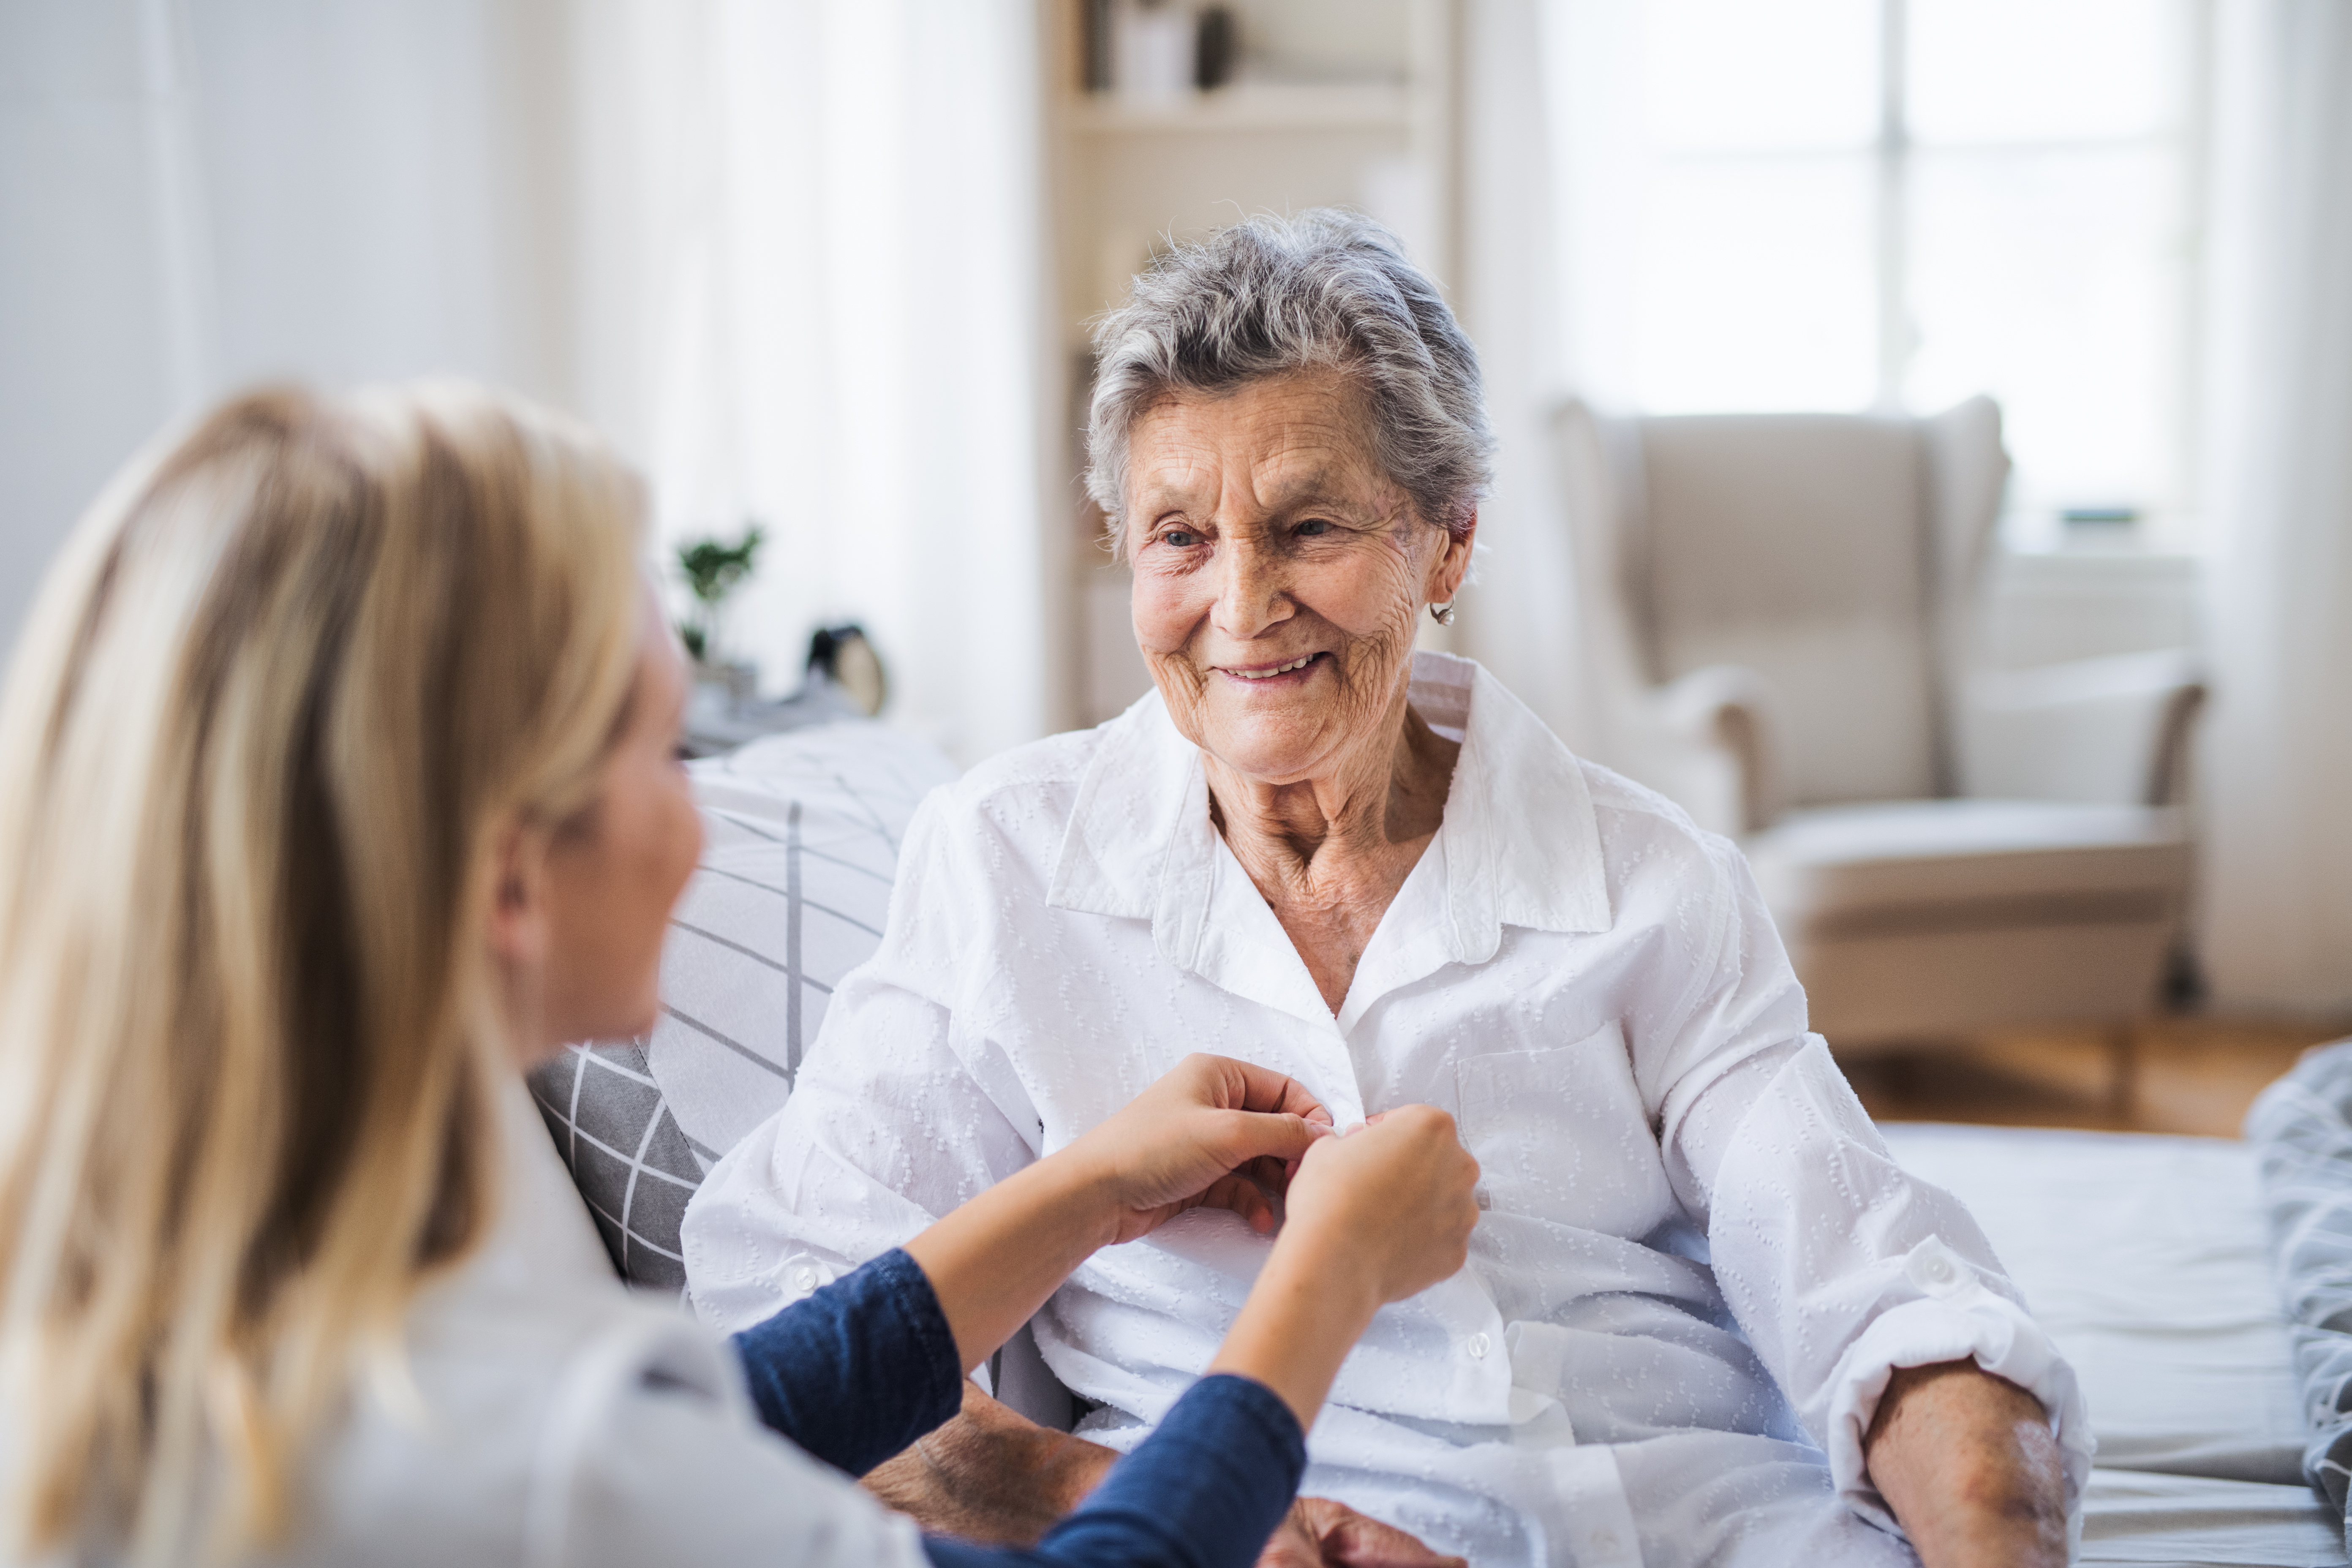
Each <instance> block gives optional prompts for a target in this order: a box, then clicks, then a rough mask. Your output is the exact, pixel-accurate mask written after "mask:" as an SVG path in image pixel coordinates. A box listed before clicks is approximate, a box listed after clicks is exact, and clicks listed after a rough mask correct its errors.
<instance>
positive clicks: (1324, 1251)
mask: <svg viewBox="0 0 2352 1568" xmlns="http://www.w3.org/2000/svg"><path fill="white" fill-rule="evenodd" d="M1477 1185H1478V1162H1477V1161H1476V1160H1475V1159H1473V1158H1472V1157H1471V1154H1470V1151H1469V1150H1467V1149H1465V1148H1464V1147H1463V1146H1462V1140H1461V1138H1460V1137H1459V1136H1458V1135H1456V1133H1455V1132H1454V1118H1452V1117H1451V1116H1448V1115H1447V1114H1446V1113H1445V1112H1444V1111H1443V1110H1438V1109H1436V1108H1435V1107H1434V1106H1428V1105H1408V1106H1403V1107H1402V1108H1400V1109H1398V1110H1391V1111H1387V1112H1385V1113H1383V1114H1381V1115H1379V1116H1376V1117H1374V1118H1372V1120H1371V1121H1368V1122H1366V1123H1365V1124H1364V1125H1363V1126H1361V1127H1359V1128H1355V1129H1353V1130H1352V1131H1349V1133H1348V1134H1347V1136H1345V1137H1334V1138H1328V1139H1323V1140H1319V1141H1318V1144H1317V1146H1316V1147H1314V1148H1311V1149H1309V1150H1307V1155H1306V1158H1305V1159H1304V1160H1303V1161H1302V1162H1301V1163H1300V1164H1299V1167H1298V1173H1297V1175H1295V1176H1294V1177H1292V1178H1291V1181H1290V1187H1289V1193H1288V1195H1287V1200H1286V1202H1287V1207H1288V1210H1289V1215H1288V1220H1287V1224H1286V1228H1285V1230H1284V1233H1283V1240H1284V1244H1285V1246H1286V1247H1290V1248H1293V1249H1297V1250H1302V1251H1312V1252H1314V1253H1316V1254H1318V1258H1319V1260H1320V1262H1321V1264H1322V1266H1324V1267H1328V1268H1342V1269H1344V1270H1345V1271H1346V1273H1347V1274H1348V1275H1349V1277H1351V1278H1353V1279H1358V1280H1360V1281H1361V1283H1362V1284H1363V1286H1364V1288H1365V1289H1368V1290H1369V1291H1370V1293H1371V1294H1372V1296H1373V1297H1374V1298H1375V1301H1376V1304H1378V1303H1386V1302H1389V1301H1396V1300H1402V1299H1403V1298H1405V1297H1407V1296H1412V1295H1416V1294H1418V1293H1419V1292H1421V1291H1423V1290H1426V1289H1429V1287H1431V1286H1432V1285H1434V1284H1436V1283H1437V1282H1438V1281H1439V1280H1441V1279H1446V1278H1448V1277H1450V1276H1451V1275H1453V1274H1454V1272H1455V1271H1457V1270H1458V1269H1460V1268H1461V1267H1462V1265H1463V1262H1464V1260H1465V1258H1468V1256H1469V1251H1470V1232H1471V1230H1472V1228H1473V1227H1475V1226H1476V1225H1477V1223H1478V1201H1477V1193H1476V1189H1477Z"/></svg>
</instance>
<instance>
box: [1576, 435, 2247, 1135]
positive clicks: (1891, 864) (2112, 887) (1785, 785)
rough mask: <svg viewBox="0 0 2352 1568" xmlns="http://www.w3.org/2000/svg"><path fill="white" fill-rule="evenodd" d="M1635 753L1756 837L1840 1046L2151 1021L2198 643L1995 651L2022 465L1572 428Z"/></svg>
mask: <svg viewBox="0 0 2352 1568" xmlns="http://www.w3.org/2000/svg"><path fill="white" fill-rule="evenodd" d="M1553 438H1554V442H1555V454H1556V458H1557V460H1558V462H1559V479H1560V483H1561V487H1562V489H1561V493H1562V497H1563V501H1564V507H1565V510H1566V513H1567V516H1568V518H1569V520H1570V530H1571V532H1572V534H1573V536H1574V543H1575V549H1576V565H1577V574H1578V578H1579V582H1580V585H1581V586H1580V604H1579V606H1578V608H1579V610H1580V615H1581V616H1582V617H1583V622H1584V626H1585V630H1586V635H1587V639H1588V648H1589V652H1590V656H1591V658H1592V659H1593V660H1594V662H1595V665H1596V670H1597V672H1598V673H1599V675H1600V676H1601V679H1602V681H1603V684H1604V685H1605V686H1606V687H1607V688H1609V689H1610V690H1611V693H1612V704H1611V705H1612V721H1611V724H1610V731H1611V733H1612V736H1613V737H1614V738H1615V742H1616V744H1615V746H1614V748H1613V751H1614V756H1613V758H1612V760H1614V761H1616V762H1617V763H1618V764H1619V765H1621V766H1623V767H1624V768H1626V770H1627V771H1628V772H1631V773H1633V774H1634V775H1635V776H1637V777H1640V778H1643V780H1644V782H1648V783H1651V784H1654V785H1655V786H1657V787H1659V788H1661V789H1663V790H1664V791H1665V792H1666V793H1667V794H1669V795H1673V796H1674V797H1675V799H1677V800H1678V801H1680V802H1681V803H1682V804H1683V805H1685V806H1686V807H1687V808H1688V809H1690V810H1691V811H1692V813H1693V815H1694V816H1697V817H1698V818H1699V819H1700V820H1701V821H1702V822H1703V823H1704V824H1705V825H1706V826H1710V827H1715V828H1717V829H1719V830H1721V831H1724V832H1727V833H1729V834H1731V835H1733V836H1735V837H1738V838H1739V839H1740V840H1741V842H1742V844H1743V845H1744V847H1745V848H1746V849H1747V851H1748V858H1749V859H1750V861H1751V863H1752V864H1753V865H1754V866H1755V868H1756V872H1757V876H1758V878H1759V881H1760V882H1761V883H1762V885H1763V888H1764V892H1765V896H1766V899H1767V900H1768V901H1769V904H1770V906H1771V908H1772V911H1773V914H1774V917H1775V919H1776V920H1777V921H1779V922H1780V931H1781V934H1782V937H1783V939H1784V940H1785V941H1786V942H1788V944H1789V948H1790V955H1791V957H1792V958H1793V959H1794V961H1795V963H1796V966H1797V971H1798V973H1799V974H1800V975H1801V977H1802V978H1803V980H1804V983H1805V987H1806V991H1807V993H1808V994H1809V995H1810V997H1811V1003H1812V1010H1813V1024H1814V1026H1815V1027H1816V1028H1817V1029H1819V1030H1820V1031H1821V1032H1822V1034H1824V1035H1825V1036H1826V1037H1828V1038H1829V1040H1830V1042H1831V1044H1832V1046H1833V1047H1837V1048H1839V1049H1841V1050H1845V1051H1853V1050H1869V1049H1884V1048H1889V1047H1913V1046H1918V1045H1923V1044H1932V1043H1936V1042H1938V1041H1942V1040H1946V1039H1948V1038H1950V1037H1953V1036H1955V1035H1958V1034H1960V1033H1963V1032H1965V1031H1968V1030H1971V1029H1978V1028H1983V1027H1989V1026H2003V1025H2015V1024H2028V1023H2054V1022H2081V1021H2092V1020H2095V1021H2107V1022H2112V1023H2113V1024H2115V1025H2116V1026H2117V1030H2118V1033H2117V1036H2116V1038H2117V1040H2118V1042H2119V1056H2118V1067H2119V1072H2118V1079H2117V1092H2118V1093H2119V1094H2120V1093H2124V1092H2127V1089H2128V1078H2127V1074H2128V1038H2129V1037H2128V1026H2129V1023H2130V1021H2131V1020H2132V1018H2133V1017H2134V1016H2136V1015H2138V1014H2141V1013H2142V1012H2144V1011H2145V1010H2146V1009H2147V1008H2148V1007H2149V1006H2150V1005H2153V1004H2154V1003H2155V1002H2156V1000H2157V998H2158V993H2159V988H2160V986H2161V985H2162V984H2163V982H2164V980H2165V978H2166V974H2167V966H2168V963H2170V962H2172V960H2173V957H2174V954H2175V952H2176V948H2177V942H2178V938H2179V932H2180V931H2181V924H2182V917H2183V913H2184V910H2185V906H2186V903H2187V900H2188V896H2189V878H2190V869H2191V855H2190V844H2189V818H2188V816H2187V813H2186V812H2185V810H2184V809H2183V807H2184V794H2185V788H2186V775H2187V765H2186V764H2187V757H2188V752H2189V734H2190V730H2191V726H2192V724H2193V721H2194V719H2195V715H2196V713H2197V710H2198V708H2199V706H2200V702H2201V700H2202V699H2203V695H2204V691H2203V688H2202V686H2201V685H2200V681H2199V679H2198V677H2197V673H2196V670H2195V668H2194V665H2193V662H2192V660H2191V658H2190V657H2189V655H2188V654H2186V653H2182V652H2174V653H2163V652H2159V653H2154V654H2145V655H2131V656H2126V657H2120V658H2100V659H2089V660H2081V661H2076V662H2073V663H2069V664H2063V665H2055V666H2049V667H2044V668H2035V669H2028V670H2012V671H2004V672H1990V671H1986V670H1983V669H1980V668H1978V664H1977V661H1976V659H1975V658H1974V649H1975V644H1976V632H1977V628H1978V626H1979V598H1980V595H1981V592H1982V589H1983V586H1984V583H1985V578H1986V574H1987V565H1988V562H1989V558H1990V551H1991V544H1992V529H1993V524H1994V521H1995V519H1996V517H1997V515H1998V513H1999V511H2000V501H2001V493H2002V486H2003V482H2004V479H2005V477H2006V475H2007V471H2008V458H2007V457H2006V456H2005V454H2004V452H2003V450H2002V447H2001V439H2000V411H1999V409H1998V408H1996V407H1995V406H1994V405H1993V404H1992V403H1990V401H1989V400H1986V399H1983V398H1977V399H1973V400H1971V401H1969V402H1967V403H1963V404H1961V405H1958V406H1957V407H1955V408H1952V409H1950V410H1948V411H1947V412H1945V413H1942V414H1939V415H1936V416H1932V417H1926V418H1913V417H1901V416H1861V415H1755V416H1746V415H1740V416H1681V417H1648V418H1629V419H1612V418H1607V417H1604V416H1601V415H1599V414H1597V413H1596V412H1595V411H1594V410H1593V409H1591V407H1590V406H1589V405H1586V404H1584V403H1582V402H1580V401H1574V400H1571V401H1570V402H1568V403H1566V404H1564V405H1561V406H1560V407H1559V409H1558V411H1557V412H1556V415H1555V416H1554V420H1553Z"/></svg>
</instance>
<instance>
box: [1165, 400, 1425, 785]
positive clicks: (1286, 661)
mask: <svg viewBox="0 0 2352 1568" xmlns="http://www.w3.org/2000/svg"><path fill="white" fill-rule="evenodd" d="M1128 483H1129V498H1130V499H1129V507H1128V519H1129V521H1128V529H1129V533H1128V538H1127V546H1128V550H1129V555H1130V557H1131V559H1132V560H1133V562H1134V563H1135V601H1134V611H1135V631H1136V637H1137V640H1138V642H1139V643H1140V644H1141V646H1142V648H1143V652H1144V657H1145V658H1147V659H1148V660H1149V661H1150V665H1151V669H1152V675H1153V678H1154V679H1156V680H1157V682H1158V683H1159V686H1160V692H1161V694H1162V696H1163V697H1164V698H1165V700H1166V701H1167V703H1168V708H1169V712H1170V714H1171V717H1173V718H1174V720H1175V721H1176V725H1177V728H1178V729H1179V730H1181V731H1183V733H1184V734H1185V735H1186V736H1187V737H1188V738H1189V739H1191V740H1192V742H1193V743H1194V744H1196V745H1198V746H1200V747H1201V748H1202V751H1204V752H1207V753H1208V754H1209V755H1210V756H1211V757H1212V758H1213V759H1215V761H1216V762H1218V763H1223V764H1224V766H1225V767H1226V768H1230V769H1232V770H1233V771H1234V773H1238V774H1240V775H1243V776H1244V777H1247V778H1249V779H1251V780H1254V781H1257V782H1259V783H1261V784H1297V783H1300V782H1302V781H1307V780H1313V779H1317V778H1323V779H1327V780H1328V779H1332V778H1334V777H1335V776H1336V775H1339V774H1343V773H1350V772H1353V771H1356V770H1355V769H1354V768H1352V767H1351V765H1350V764H1351V763H1355V762H1359V761H1360V762H1361V763H1364V764H1366V765H1367V767H1368V769H1369V771H1370V772H1375V773H1384V772H1386V770H1387V769H1388V766H1389V763H1390V760H1391V752H1392V751H1393V749H1394V745H1395V741H1396V736H1397V732H1398V730H1399V727H1400V725H1401V724H1402V720H1403V711H1402V710H1403V704H1404V694H1405V688H1406V685H1407V681H1408V677H1409V674H1410V668H1411V662H1412V642H1413V631H1414V627H1415V624H1416V617H1417V616H1419V615H1420V613H1421V609H1422V607H1423V605H1427V604H1430V603H1431V602H1433V601H1442V600H1446V599H1450V598H1452V597H1453V590H1454V585H1455V584H1458V583H1459V581H1460V579H1461V576H1462V568H1463V566H1464V565H1465V563H1467V560H1468V546H1467V542H1466V540H1456V539H1454V537H1453V536H1452V535H1451V534H1449V532H1448V531H1446V530H1445V529H1443V528H1439V527H1433V526H1432V525H1431V524H1430V523H1428V522H1425V521H1423V520H1422V519H1421V518H1420V517H1419V516H1418V515H1417V514H1416V512H1415V510H1414V508H1413V506H1412V500H1411V498H1410V497H1409V496H1407V495H1406V493H1405V492H1404V490H1403V489H1402V488H1401V487H1400V486H1398V485H1397V484H1396V483H1395V482H1394V481H1393V480H1392V479H1390V478H1389V477H1388V475H1387V474H1386V473H1384V472H1383V471H1382V469H1381V465H1380V461H1379V458H1378V455H1377V453H1376V452H1375V450H1374V447H1373V442H1372V437H1371V434H1370V417H1369V413H1368V411H1367V410H1366V408H1365V407H1364V400H1363V397H1362V395H1361V394H1360V392H1359V391H1358V390H1357V389H1356V387H1355V386H1354V385H1353V384H1352V383H1351V382H1350V380H1349V378H1348V377H1347V376H1346V375H1344V374H1341V373H1339V372H1335V371H1311V372H1302V373H1297V374H1287V375H1280V376H1274V377H1268V378H1265V379H1263V380H1258V381H1254V382H1250V383H1246V384H1244V385H1242V386H1240V387H1238V388H1235V389H1234V390H1233V391H1230V392H1224V393H1221V394H1202V393H1178V394H1174V395H1170V396H1167V397H1165V398H1163V399H1161V400H1160V401H1159V402H1158V403H1156V404H1155V405H1153V406H1152V407H1151V408H1150V409H1149V410H1148V411H1147V412H1145V413H1144V414H1143V415H1141V416H1139V418H1138V419H1137V420H1136V422H1135V426H1134V429H1133V432H1132V435H1131V437H1130V438H1129V458H1128ZM1220 795H1221V800H1222V795H1223V792H1220Z"/></svg>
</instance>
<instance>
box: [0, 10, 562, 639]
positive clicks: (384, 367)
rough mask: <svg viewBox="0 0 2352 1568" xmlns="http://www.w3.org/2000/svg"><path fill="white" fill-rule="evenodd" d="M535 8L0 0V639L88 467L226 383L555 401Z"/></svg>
mask: <svg viewBox="0 0 2352 1568" xmlns="http://www.w3.org/2000/svg"><path fill="white" fill-rule="evenodd" d="M546 9H547V11H549V12H550V13H551V11H552V9H553V8H552V7H547V8H546ZM540 11H541V8H540V7H537V6H534V5H530V4H529V3H528V0H504V3H500V0H408V3H405V4H380V3H379V4H336V5H322V4H307V3H303V0H185V3H184V4H175V3H174V0H0V646H6V645H12V644H13V643H14V640H15V637H16V627H17V626H18V624H19V622H20V620H21V619H22V616H23V613H24V610H25V607H26V605H27V604H28V603H29V601H30V599H31V597H32V595H33V594H34V592H35V590H36V588H37V585H38V581H39V577H40V574H41V573H42V571H43V570H44V568H45V567H46V565H47V561H48V559H49V557H50V555H51V554H52V552H54V551H55V549H56V547H57V544H58V541H59V540H60V539H61V538H62V537H63V535H64V533H65V531H66V530H67V529H68V527H69V526H70V525H71V523H72V521H73V519H74V517H75V516H76V515H77V513H78V512H79V510H80V508H81V507H82V506H83V504H84V503H86V502H87V501H88V500H89V498H90V497H91V496H92V495H93V494H94V493H95V492H96V490H97V489H98V487H99V485H100V483H101V482H102V481H103V480H104V479H105V478H106V476H107V475H108V474H109V473H110V472H111V471H112V470H113V469H114V468H116V467H117V466H119V465H120V464H121V462H122V460H123V459H124V458H126V457H128V456H129V455H130V453H131V451H132V449H133V448H134V447H137V446H138V445H139V444H140V443H141V442H142V440H144V439H145V438H146V437H149V436H151V435H152V434H153V433H154V432H155V431H156V429H157V428H158V427H159V426H161V425H163V422H164V421H166V420H167V419H169V418H172V417H174V416H180V415H184V414H186V413H189V412H192V411H194V409H196V408H198V407H200V406H201V405H204V404H205V403H206V402H208V401H209V400H210V399H211V398H213V397H215V396H216V395H219V394H220V393H221V392H224V391H226V390H227V389H229V388H231V387H234V386H236V385H240V384H247V383H249V382H252V381H255V380H259V379H265V378H269V377H278V376H296V377H302V378H307V379H312V380H317V381H321V382H325V383H329V384H344V383H349V382H353V381H362V380H370V379H376V378H382V377H388V376H399V375H410V374H424V373H430V372H443V371H446V372H453V373H458V374H470V375H476V376H480V377H484V378H486V379H491V380H496V381H500V382H505V383H509V384H516V385H519V386H520V387H522V388H523V389H525V390H526V391H530V392H532V393H535V394H537V395H541V396H545V397H550V398H552V399H555V400H557V401H564V400H565V399H566V395H567V394H568V391H569V388H568V385H567V375H566V365H565V363H564V360H563V357H562V353H561V352H560V351H561V345H562V342H563V341H564V339H563V332H562V326H563V321H562V312H563V311H564V310H566V309H567V308H568V307H567V305H566V302H565V301H564V300H563V299H562V290H561V287H560V285H561V278H562V268H548V267H547V266H545V265H544V263H545V261H546V260H547V258H548V255H549V252H550V248H551V246H553V245H554V244H555V243H556V236H557V235H559V234H560V232H561V231H560V226H559V224H558V223H556V222H554V221H551V219H560V216H561V214H560V211H556V210H554V209H552V208H551V203H553V202H555V201H559V200H560V199H561V196H562V189H563V187H562V182H561V181H545V180H541V179H537V178H534V177H533V176H534V172H535V170H536V169H537V167H538V164H537V163H536V162H535V160H538V159H539V158H540V157H541V148H540V146H539V145H538V143H536V142H534V140H533V137H534V135H535V134H536V133H537V132H536V131H535V127H537V126H538V125H540V124H541V123H543V121H544V117H543V116H542V115H541V114H540V113H538V112H537V110H540V109H541V108H543V105H541V104H540V103H538V102H535V101H534V98H533V94H534V91H535V90H538V89H535V88H534V85H533V84H534V83H537V82H540V81H542V80H546V79H551V77H552V74H553V73H552V72H551V71H548V70H546V69H544V68H540V67H537V66H535V65H534V63H533V43H532V39H533V37H538V38H539V39H540V40H541V43H540V46H539V47H541V48H543V47H544V38H545V37H546V33H545V31H544V29H543V28H542V29H539V30H538V31H536V33H535V32H534V29H533V26H532V24H533V22H534V21H536V20H541V19H543V18H541V16H539V15H538V13H539V12H540ZM549 279H552V280H553V281H554V283H555V285H556V286H555V287H553V288H551V287H549V284H548V281H547V280H549Z"/></svg>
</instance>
